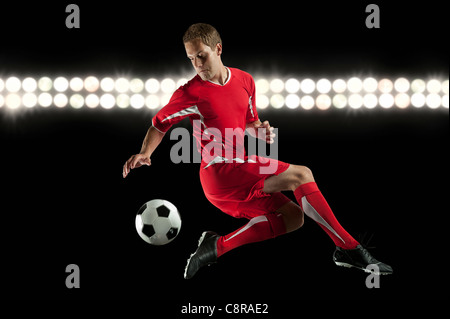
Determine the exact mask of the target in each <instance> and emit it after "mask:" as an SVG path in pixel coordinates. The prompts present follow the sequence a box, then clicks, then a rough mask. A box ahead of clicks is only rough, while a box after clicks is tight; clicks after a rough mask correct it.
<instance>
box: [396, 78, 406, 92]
mask: <svg viewBox="0 0 450 319" xmlns="http://www.w3.org/2000/svg"><path fill="white" fill-rule="evenodd" d="M394 88H395V90H396V91H397V92H399V93H405V92H407V91H408V90H409V81H408V80H407V79H405V78H398V79H397V80H395V82H394Z"/></svg>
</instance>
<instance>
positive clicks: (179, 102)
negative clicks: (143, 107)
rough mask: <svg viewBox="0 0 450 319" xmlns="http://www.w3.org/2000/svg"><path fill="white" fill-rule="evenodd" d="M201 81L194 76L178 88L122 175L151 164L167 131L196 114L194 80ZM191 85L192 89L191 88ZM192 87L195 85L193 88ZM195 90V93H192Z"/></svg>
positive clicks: (154, 121)
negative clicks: (151, 159)
mask: <svg viewBox="0 0 450 319" xmlns="http://www.w3.org/2000/svg"><path fill="white" fill-rule="evenodd" d="M193 81H194V82H195V81H197V82H198V81H200V80H198V79H197V80H196V78H194V79H193V80H191V81H189V82H188V83H187V84H185V85H184V86H181V87H180V88H178V89H177V90H176V91H175V92H174V93H173V95H172V97H171V98H170V101H169V103H168V104H167V105H166V106H164V107H163V108H162V109H161V110H159V111H158V113H157V114H156V115H155V116H154V117H153V119H152V126H151V127H150V128H149V129H148V131H147V135H145V138H144V142H143V143H142V148H141V151H140V152H139V154H135V155H133V156H131V157H130V158H129V159H128V161H126V162H125V165H124V166H123V172H122V176H123V178H125V177H127V175H128V174H129V173H130V170H132V169H133V168H137V167H141V166H142V165H147V166H150V165H151V161H150V156H151V155H152V153H153V151H154V150H155V149H156V148H157V147H158V145H159V144H160V143H161V140H162V139H163V137H164V135H165V132H167V131H168V130H169V129H170V127H171V126H172V125H174V124H176V123H178V122H180V121H181V120H182V119H183V118H185V117H188V116H191V115H196V114H197V113H196V112H195V109H196V104H197V101H198V94H197V93H195V92H197V91H196V90H197V88H195V84H194V85H192V82H193ZM189 87H191V89H189ZM192 87H194V88H193V89H192ZM193 92H194V94H192V93H193Z"/></svg>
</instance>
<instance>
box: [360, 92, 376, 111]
mask: <svg viewBox="0 0 450 319" xmlns="http://www.w3.org/2000/svg"><path fill="white" fill-rule="evenodd" d="M363 104H364V106H365V107H366V108H368V109H373V108H375V107H376V106H377V104H378V99H377V96H376V95H375V94H373V93H367V94H366V95H364V97H363Z"/></svg>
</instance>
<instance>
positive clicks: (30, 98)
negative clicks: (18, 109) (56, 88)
mask: <svg viewBox="0 0 450 319" xmlns="http://www.w3.org/2000/svg"><path fill="white" fill-rule="evenodd" d="M22 104H23V105H24V106H25V107H28V108H30V107H34V106H36V104H37V96H36V94H34V93H25V94H24V95H23V96H22Z"/></svg>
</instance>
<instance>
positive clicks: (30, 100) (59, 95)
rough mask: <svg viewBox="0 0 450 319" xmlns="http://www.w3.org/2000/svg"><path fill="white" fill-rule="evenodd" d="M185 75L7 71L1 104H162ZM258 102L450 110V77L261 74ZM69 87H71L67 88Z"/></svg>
mask: <svg viewBox="0 0 450 319" xmlns="http://www.w3.org/2000/svg"><path fill="white" fill-rule="evenodd" d="M187 81H188V80H187V79H186V78H184V77H179V78H178V79H177V78H169V77H166V78H163V79H162V80H161V79H156V78H148V79H142V78H137V77H136V78H131V80H130V79H129V78H125V77H118V78H115V77H103V78H101V81H100V80H99V78H97V77H96V76H87V77H85V78H80V77H73V78H67V77H64V76H59V77H56V78H54V79H52V78H51V77H47V76H42V77H40V78H36V79H35V78H33V77H25V78H20V77H18V76H9V77H8V78H0V94H1V95H0V107H2V106H5V107H7V108H8V109H21V107H23V109H25V108H33V107H35V106H36V105H40V106H41V107H44V108H47V107H50V106H52V107H56V108H63V107H65V106H67V105H70V106H71V107H73V108H75V109H80V108H82V107H83V106H86V107H88V108H96V107H98V106H101V108H102V109H112V108H114V107H115V106H117V107H118V108H120V109H125V108H128V107H131V108H133V109H141V108H143V107H147V108H148V109H150V110H154V111H156V110H158V109H159V108H161V107H163V106H165V105H166V104H167V103H169V101H170V99H171V97H172V94H173V92H174V91H175V90H176V89H177V88H179V87H180V86H182V85H184V84H186V83H187ZM255 89H256V99H255V100H256V107H257V108H258V109H260V110H263V109H267V108H269V107H272V108H274V109H280V108H283V107H284V106H286V107H287V108H288V109H300V110H310V109H313V108H314V107H317V109H319V110H328V109H329V108H331V106H334V107H335V108H337V109H343V108H346V107H347V108H350V109H361V108H362V107H364V109H366V110H371V109H374V108H377V107H378V106H380V107H381V108H382V109H389V108H392V107H397V108H398V109H408V107H409V106H411V107H414V108H421V107H424V106H425V105H426V106H427V108H428V109H431V110H434V109H439V108H440V107H442V108H443V109H446V110H448V104H449V103H448V94H449V93H448V92H449V80H448V79H440V78H431V79H427V80H424V79H420V78H416V79H413V80H412V79H408V78H406V77H399V78H395V79H392V78H383V79H381V80H380V81H377V80H376V79H375V78H373V77H361V78H360V77H350V78H347V79H345V78H337V79H328V78H321V79H320V80H318V81H317V82H315V81H314V80H312V79H310V78H303V79H301V78H300V77H297V78H295V77H291V78H288V79H287V80H285V79H282V78H272V79H271V80H268V79H267V78H258V79H257V80H256V81H255ZM68 91H69V92H68Z"/></svg>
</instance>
